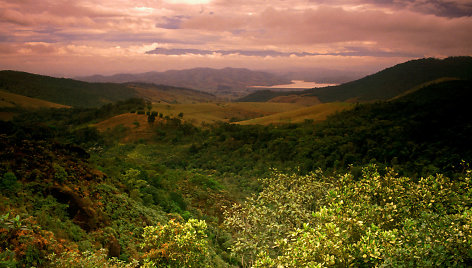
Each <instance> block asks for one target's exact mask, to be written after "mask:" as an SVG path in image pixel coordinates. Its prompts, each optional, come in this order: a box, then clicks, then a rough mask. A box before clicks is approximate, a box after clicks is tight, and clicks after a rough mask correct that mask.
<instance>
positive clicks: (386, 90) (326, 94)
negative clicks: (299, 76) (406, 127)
mask: <svg viewBox="0 0 472 268" xmlns="http://www.w3.org/2000/svg"><path fill="white" fill-rule="evenodd" d="M444 78H447V79H472V57H449V58H446V59H434V58H428V59H419V60H412V61H408V62H405V63H402V64H398V65H395V66H393V67H390V68H387V69H385V70H383V71H380V72H378V73H375V74H372V75H369V76H366V77H364V78H361V79H359V80H356V81H352V82H349V83H345V84H342V85H339V86H333V87H325V88H314V89H309V90H305V91H301V92H289V93H285V95H290V94H300V95H305V96H317V97H318V98H319V99H320V100H321V101H322V102H333V101H360V102H362V101H373V100H387V99H390V98H393V97H395V96H397V95H400V94H402V93H403V92H405V91H408V90H410V89H412V88H414V87H417V86H419V85H421V84H424V83H427V82H430V81H433V80H437V79H444ZM280 95H281V93H280V92H273V93H271V92H270V91H266V92H263V93H258V92H256V93H253V94H251V95H248V96H246V97H244V98H242V99H241V100H242V101H268V100H270V99H272V98H274V97H276V96H280Z"/></svg>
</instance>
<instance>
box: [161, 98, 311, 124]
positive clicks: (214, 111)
mask: <svg viewBox="0 0 472 268" xmlns="http://www.w3.org/2000/svg"><path fill="white" fill-rule="evenodd" d="M301 107H304V106H303V105H301V104H297V103H268V102H267V103H256V102H251V103H244V102H238V103H196V104H162V103H157V104H154V105H153V109H154V110H156V111H158V112H159V113H162V114H163V115H164V116H166V115H168V116H171V117H176V116H178V115H179V114H180V113H183V120H185V121H187V122H190V123H194V124H201V123H203V122H206V123H211V122H216V121H223V122H236V121H241V120H247V119H252V118H257V117H262V116H267V115H271V114H277V113H280V112H287V111H292V110H296V109H299V108H301Z"/></svg>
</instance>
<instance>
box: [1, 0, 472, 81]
mask: <svg viewBox="0 0 472 268" xmlns="http://www.w3.org/2000/svg"><path fill="white" fill-rule="evenodd" d="M459 55H472V0H241V1H238V0H194V1H191V0H140V1H138V0H97V1H93V0H0V69H10V70H20V71H27V72H33V73H38V74H45V75H53V76H64V77H74V76H80V75H92V74H104V75H110V74H115V73H139V72H147V71H165V70H169V69H188V68H195V67H211V68H224V67H237V68H248V69H254V70H293V71H296V70H301V69H310V68H326V69H333V70H349V71H360V72H375V71H378V70H381V69H383V68H386V67H390V66H393V65H395V64H397V63H401V62H405V61H408V60H411V59H417V58H423V57H439V58H443V57H447V56H459Z"/></svg>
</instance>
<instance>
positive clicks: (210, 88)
mask: <svg viewBox="0 0 472 268" xmlns="http://www.w3.org/2000/svg"><path fill="white" fill-rule="evenodd" d="M77 79H78V80H82V81H87V82H112V83H125V82H144V83H153V84H159V85H170V86H176V87H184V88H192V89H196V90H200V91H204V92H209V93H213V94H216V95H220V96H229V97H240V96H243V95H245V94H247V91H246V89H247V88H248V87H250V86H273V85H280V84H289V83H290V82H291V80H290V79H289V78H284V77H282V76H279V75H276V74H271V73H268V72H262V71H251V70H248V69H242V68H224V69H212V68H195V69H188V70H170V71H165V72H147V73H139V74H116V75H112V76H102V75H94V76H87V77H77Z"/></svg>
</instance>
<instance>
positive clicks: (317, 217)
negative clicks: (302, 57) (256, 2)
mask: <svg viewBox="0 0 472 268" xmlns="http://www.w3.org/2000/svg"><path fill="white" fill-rule="evenodd" d="M413 70H414V71H413ZM471 70H472V58H471V57H451V58H446V59H441V60H440V59H420V60H413V61H408V62H405V63H401V64H398V65H395V66H392V67H389V68H387V69H385V70H382V71H380V72H378V73H375V74H372V75H368V76H366V77H364V78H360V79H358V80H354V81H351V82H347V83H343V84H340V85H336V86H328V87H324V88H312V89H305V90H301V91H288V92H286V91H285V90H284V91H278V92H275V91H271V90H267V89H261V90H260V91H257V92H254V93H250V92H249V91H248V88H249V87H251V85H256V84H257V83H261V81H262V82H264V83H266V84H267V87H270V86H273V85H280V84H285V83H289V82H290V81H291V80H288V82H287V81H286V79H287V78H285V80H284V79H281V80H279V78H280V77H278V76H275V75H274V76H271V75H267V74H266V73H260V72H256V71H249V70H242V69H232V68H226V69H222V70H220V75H221V76H223V75H222V74H226V75H227V76H224V77H222V80H221V81H225V82H224V83H229V84H231V83H233V82H234V81H236V80H238V79H239V80H244V77H245V76H242V78H241V77H238V78H237V79H235V78H234V77H233V78H234V80H231V79H229V78H228V77H230V76H231V75H233V76H238V75H241V73H244V74H245V75H246V76H247V77H249V78H248V80H247V81H246V83H236V82H235V84H234V87H230V88H223V87H221V85H222V83H223V82H221V81H217V82H215V81H216V80H214V79H213V78H210V77H213V76H211V75H209V73H213V72H217V71H214V70H209V69H205V68H201V69H189V70H186V71H181V72H177V71H169V72H166V73H165V74H164V73H154V72H150V73H143V74H139V75H134V76H130V75H116V76H111V77H102V76H93V77H87V78H81V79H82V80H87V81H89V82H84V81H78V80H74V79H64V78H54V77H49V76H42V75H37V74H31V73H25V72H17V71H0V116H1V117H0V266H2V267H82V266H83V265H88V266H85V267H312V266H313V267H333V266H334V267H345V266H354V267H358V266H359V267H374V266H375V267H377V266H393V267H397V266H398V267H400V266H407V267H412V266H414V267H428V266H447V267H449V266H458V267H466V266H469V265H470V264H471V263H472V258H471V255H470V245H471V244H472V229H471V228H470V224H471V223H472V216H471V215H472V195H471V189H472V181H471V174H472V171H471V169H470V162H471V161H472V140H471V139H470V137H472V120H471V117H470V105H469V102H470V99H471V98H472V80H471V79H472V77H471V75H472V71H471ZM178 73H180V74H179V75H181V74H182V73H184V74H186V75H187V76H181V79H180V80H181V81H180V83H176V84H165V83H164V82H165V81H171V80H170V78H168V79H169V80H153V79H157V78H156V77H160V78H162V77H164V75H167V76H168V77H174V78H175V79H176V80H174V81H177V80H178V79H177V78H178V77H179V76H178V75H177V74H178ZM205 74H207V76H205ZM229 74H230V75H229ZM192 76H195V77H197V78H199V79H200V80H199V82H198V83H196V84H194V86H191V85H192V84H191V83H193V81H194V80H192V79H190V78H188V77H192ZM136 77H138V78H139V79H138V80H136V79H137V78H136ZM223 78H225V79H223ZM162 79H163V78H162ZM228 79H229V80H228ZM218 85H220V87H219V88H218ZM225 85H226V84H225ZM259 85H260V84H259ZM203 89H205V90H203ZM253 89H254V88H252V89H251V90H253ZM222 91H226V92H225V93H222ZM236 98H239V99H236ZM81 265H82V266H81Z"/></svg>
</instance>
